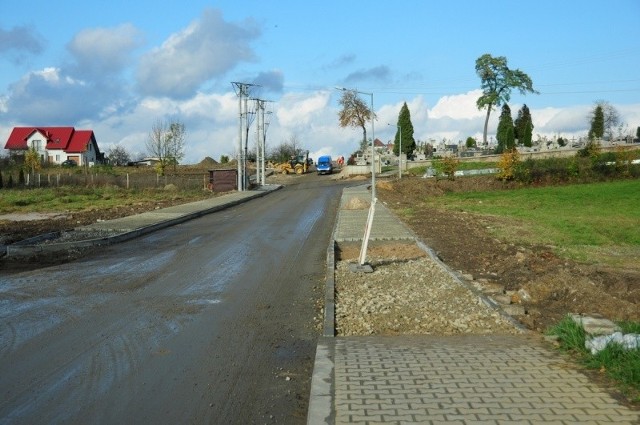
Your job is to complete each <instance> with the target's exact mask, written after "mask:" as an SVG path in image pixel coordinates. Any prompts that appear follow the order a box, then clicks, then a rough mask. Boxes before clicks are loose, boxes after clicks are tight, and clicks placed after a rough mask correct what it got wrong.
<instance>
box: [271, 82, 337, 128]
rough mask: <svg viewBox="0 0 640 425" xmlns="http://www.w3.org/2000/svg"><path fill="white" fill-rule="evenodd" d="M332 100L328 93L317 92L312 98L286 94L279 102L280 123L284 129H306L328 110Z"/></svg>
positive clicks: (304, 95) (277, 113)
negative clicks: (320, 113)
mask: <svg viewBox="0 0 640 425" xmlns="http://www.w3.org/2000/svg"><path fill="white" fill-rule="evenodd" d="M330 98H331V96H330V93H329V92H326V91H323V92H315V93H313V94H312V95H310V96H309V95H306V94H300V93H290V94H286V95H285V96H284V97H283V98H282V99H281V100H280V101H279V102H278V110H277V112H276V115H277V117H278V121H279V123H280V125H281V126H282V127H285V128H290V129H291V130H295V129H299V128H304V127H306V126H307V125H308V124H309V123H310V122H311V120H312V119H313V118H315V117H316V116H317V115H318V113H319V112H321V111H324V110H326V108H327V105H328V103H329V99H330ZM336 117H337V115H336ZM336 122H337V118H336Z"/></svg>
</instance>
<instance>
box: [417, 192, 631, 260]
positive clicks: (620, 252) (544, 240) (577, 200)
mask: <svg viewBox="0 0 640 425" xmlns="http://www.w3.org/2000/svg"><path fill="white" fill-rule="evenodd" d="M639 200H640V180H622V181H613V182H605V183H592V184H577V185H569V186H553V187H541V188H525V189H517V190H508V191H491V192H467V193H451V194H447V195H445V196H443V197H437V198H432V199H430V200H429V201H428V202H430V203H432V204H435V205H438V206H442V207H445V208H451V209H455V210H464V211H468V212H472V213H476V214H481V215H489V216H493V217H497V218H498V222H499V223H501V225H498V226H495V227H494V228H493V229H491V230H492V232H493V233H494V234H495V235H496V236H497V237H500V238H504V239H508V240H515V241H519V242H525V243H532V244H543V245H552V246H555V247H556V249H557V250H558V252H559V253H561V254H564V255H566V256H568V257H570V258H573V259H576V260H579V261H589V262H596V263H606V264H611V265H617V266H630V265H633V264H634V263H637V258H638V256H640V201H639ZM636 267H637V266H636Z"/></svg>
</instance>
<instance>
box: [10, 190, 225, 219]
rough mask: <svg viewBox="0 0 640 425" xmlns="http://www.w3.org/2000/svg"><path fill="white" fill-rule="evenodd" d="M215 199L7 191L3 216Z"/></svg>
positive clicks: (157, 193) (189, 194)
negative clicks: (141, 203)
mask: <svg viewBox="0 0 640 425" xmlns="http://www.w3.org/2000/svg"><path fill="white" fill-rule="evenodd" d="M211 196H215V195H213V194H211V193H209V192H205V191H202V190H192V191H184V190H182V191H178V192H176V191H166V190H162V189H145V190H133V189H131V190H126V189H121V188H118V187H98V188H87V187H71V186H61V187H56V188H36V189H3V190H1V191H0V214H7V213H21V212H25V213H26V212H60V211H81V210H86V209H99V208H111V207H115V206H125V205H132V204H135V203H139V202H162V201H166V200H177V199H180V200H184V202H189V201H191V200H198V199H203V198H205V197H211Z"/></svg>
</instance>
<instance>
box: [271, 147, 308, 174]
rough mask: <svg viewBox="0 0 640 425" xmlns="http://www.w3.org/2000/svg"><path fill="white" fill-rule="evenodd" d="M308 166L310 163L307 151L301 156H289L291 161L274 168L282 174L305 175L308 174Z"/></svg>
mask: <svg viewBox="0 0 640 425" xmlns="http://www.w3.org/2000/svg"><path fill="white" fill-rule="evenodd" d="M310 165H311V161H309V151H306V152H305V153H303V154H299V155H291V159H290V160H289V161H288V162H283V163H282V164H278V165H277V166H276V170H277V171H279V172H280V173H282V174H289V173H291V174H293V173H296V174H305V173H308V172H309V166H310Z"/></svg>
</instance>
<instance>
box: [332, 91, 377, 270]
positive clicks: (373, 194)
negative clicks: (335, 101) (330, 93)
mask: <svg viewBox="0 0 640 425" xmlns="http://www.w3.org/2000/svg"><path fill="white" fill-rule="evenodd" d="M336 90H340V91H350V92H352V93H358V94H363V95H367V96H371V110H370V112H371V207H369V217H368V218H367V224H366V226H365V230H364V238H363V239H362V247H361V248H360V258H359V259H358V268H357V270H356V271H365V272H372V271H373V269H372V268H371V266H368V267H365V265H364V261H365V258H366V256H367V246H368V244H369V236H370V235H371V226H372V224H373V216H374V214H375V210H376V151H375V139H376V138H375V134H374V131H375V129H374V126H373V119H374V113H373V92H372V93H367V92H362V91H358V90H354V89H347V88H344V87H336Z"/></svg>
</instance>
